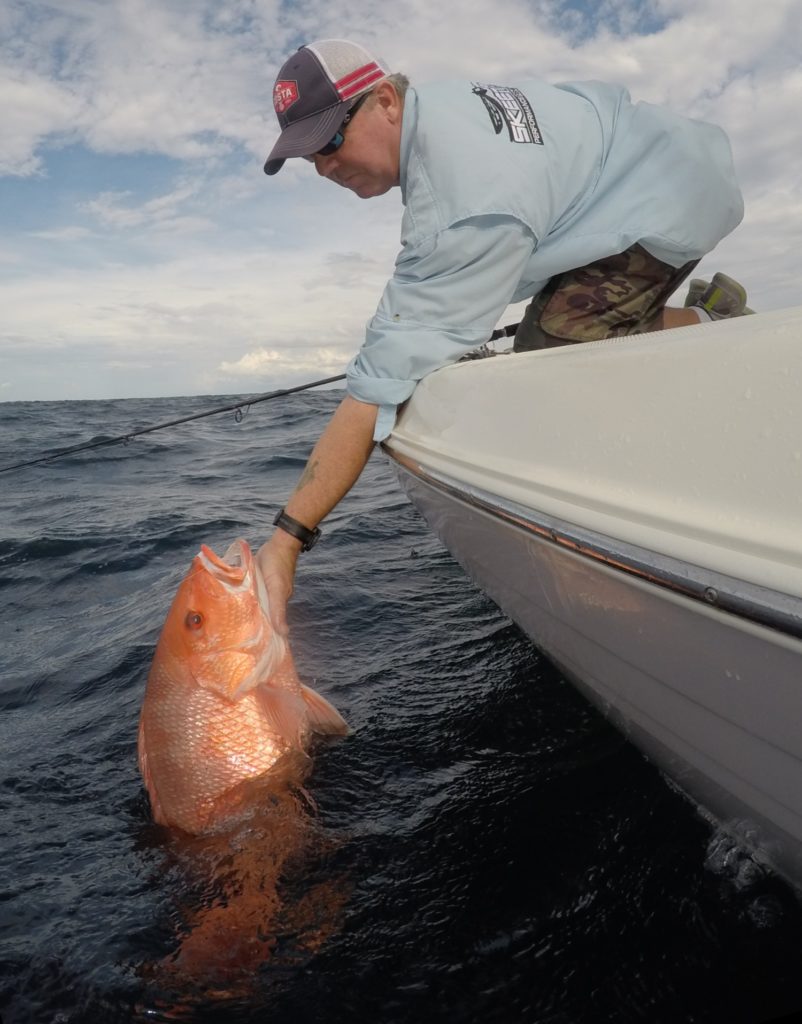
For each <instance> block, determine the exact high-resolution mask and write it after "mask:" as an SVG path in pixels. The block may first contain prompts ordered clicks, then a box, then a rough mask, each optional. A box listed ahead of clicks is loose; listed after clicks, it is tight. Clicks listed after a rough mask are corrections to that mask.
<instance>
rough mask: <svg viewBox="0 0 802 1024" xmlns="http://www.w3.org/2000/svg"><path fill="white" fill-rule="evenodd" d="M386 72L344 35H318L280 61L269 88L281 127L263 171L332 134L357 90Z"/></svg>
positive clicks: (277, 168)
mask: <svg viewBox="0 0 802 1024" xmlns="http://www.w3.org/2000/svg"><path fill="white" fill-rule="evenodd" d="M389 74H390V71H389V69H388V68H387V67H386V66H385V65H384V63H383V62H382V61H381V60H379V59H377V58H376V57H373V56H372V55H371V54H370V53H368V51H367V50H366V49H365V48H364V46H360V45H359V44H358V43H351V42H349V41H348V40H347V39H321V40H319V41H318V42H316V43H309V44H308V45H306V46H302V47H301V48H300V49H299V50H297V51H296V52H295V53H294V54H293V55H292V56H291V57H290V58H289V59H288V60H286V61H285V62H284V64H283V65H282V68H281V70H280V71H279V73H278V77H277V78H276V84H275V86H274V87H273V107H274V108H275V111H276V117H277V118H278V123H279V125H280V126H281V135H279V137H278V140H277V141H276V144H275V146H273V148H272V149H271V151H270V155H269V156H268V158H267V162H266V163H265V174H275V173H276V172H277V171H280V170H281V167H282V165H283V164H284V161H285V160H286V159H287V157H291V156H311V155H312V153H316V152H317V151H318V150H319V149H322V148H323V146H325V145H326V143H327V142H329V141H330V140H331V138H332V136H333V135H335V134H336V132H337V130H338V129H339V127H340V125H341V124H342V123H343V120H344V119H345V115H346V114H347V113H348V111H349V110H350V108H351V107H352V106H353V105H354V102H355V100H357V99H358V98H359V97H360V96H361V95H362V93H364V92H367V91H368V90H369V89H371V88H372V87H373V86H374V85H375V84H376V83H377V82H379V81H381V79H382V78H385V77H386V76H387V75H389Z"/></svg>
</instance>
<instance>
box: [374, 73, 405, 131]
mask: <svg viewBox="0 0 802 1024" xmlns="http://www.w3.org/2000/svg"><path fill="white" fill-rule="evenodd" d="M373 102H374V103H375V104H376V106H378V107H380V108H381V109H382V110H383V111H384V113H385V114H386V116H387V118H388V120H389V121H390V122H391V123H392V124H397V123H399V122H400V121H401V115H402V113H403V111H404V100H403V98H402V97H401V96H399V95H398V92H397V91H396V88H395V86H394V85H393V83H392V82H387V81H384V82H379V84H378V85H377V86H376V88H375V89H374V90H373Z"/></svg>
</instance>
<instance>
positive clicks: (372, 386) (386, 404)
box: [346, 353, 417, 441]
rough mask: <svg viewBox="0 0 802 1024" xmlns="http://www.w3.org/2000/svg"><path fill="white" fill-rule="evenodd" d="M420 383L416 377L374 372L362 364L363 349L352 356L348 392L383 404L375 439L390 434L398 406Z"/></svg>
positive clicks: (371, 401) (377, 418)
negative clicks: (406, 378)
mask: <svg viewBox="0 0 802 1024" xmlns="http://www.w3.org/2000/svg"><path fill="white" fill-rule="evenodd" d="M416 384H417V381H414V380H397V379H395V378H393V377H374V376H372V375H371V374H370V373H369V372H366V370H365V368H364V367H363V366H362V359H361V353H358V354H357V355H356V356H355V357H354V358H353V359H352V360H351V362H350V363H349V364H348V368H347V370H346V386H347V389H348V394H349V395H351V397H352V398H355V399H356V400H357V401H359V402H368V403H370V404H371V405H378V407H379V414H378V416H377V417H376V427H375V429H374V432H373V440H374V441H383V440H384V439H385V438H386V437H389V436H390V433H391V432H392V429H393V427H394V425H395V415H396V409H397V407H398V406H399V405H400V404H401V403H402V402H405V401H406V400H407V399H408V398H409V396H410V395H411V394H412V392H413V391H414V390H415V386H416Z"/></svg>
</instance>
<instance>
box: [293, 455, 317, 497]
mask: <svg viewBox="0 0 802 1024" xmlns="http://www.w3.org/2000/svg"><path fill="white" fill-rule="evenodd" d="M317 464H318V460H317V459H315V461H314V462H312V461H311V459H310V461H309V462H307V464H306V469H304V471H303V473H301V479H300V480H299V481H298V486H297V487H296V488H295V490H296V491H300V490H302V489H303V488H304V487H306V485H307V484H311V483H312V481H313V480H314V479H315V470H316V469H317Z"/></svg>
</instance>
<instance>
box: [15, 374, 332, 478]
mask: <svg viewBox="0 0 802 1024" xmlns="http://www.w3.org/2000/svg"><path fill="white" fill-rule="evenodd" d="M338 380H345V374H344V373H340V374H338V375H337V376H336V377H324V378H323V379H322V380H313V381H310V382H309V383H308V384H298V385H297V386H296V387H293V388H281V389H280V390H279V391H268V392H266V393H265V394H263V395H254V397H253V398H248V399H246V400H245V401H243V402H234V403H233V404H232V405H220V406H218V407H217V408H215V409H207V410H206V411H205V412H195V413H192V414H191V415H190V416H181V417H180V418H179V419H176V420H166V421H165V422H164V423H155V424H153V425H152V426H150V427H141V428H140V429H139V430H129V431H128V433H127V434H119V435H118V436H117V437H106V438H103V440H102V441H87V442H86V443H85V444H74V445H71V446H70V447H69V448H57V449H56V450H55V451H52V452H46V453H45V454H44V455H40V456H38V457H37V458H35V459H26V461H25V462H14V463H12V464H11V465H10V466H0V473H9V472H10V471H11V470H12V469H22V468H23V467H24V466H35V465H37V463H40V462H52V461H53V460H54V459H62V458H64V456H65V455H75V454H76V453H77V452H88V451H91V450H92V449H93V448H109V447H111V446H112V445H115V444H128V442H129V441H130V440H131V439H132V438H134V437H140V436H141V435H142V434H152V433H153V432H154V431H156V430H165V429H166V428H167V427H175V426H178V424H179V423H189V422H190V420H202V419H204V418H205V417H207V416H217V415H219V414H220V413H222V412H233V413H234V419H235V420H236V422H237V423H240V422H241V421H242V417H243V416H244V415H245V413H243V411H242V410H243V409H244V410H245V412H247V411H248V409H250V407H251V406H252V405H258V404H259V402H269V401H270V399H271V398H281V397H282V396H284V395H294V394H295V393H296V392H298V391H308V390H309V389H310V388H319V387H322V386H323V385H324V384H333V383H334V382H335V381H338Z"/></svg>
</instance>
